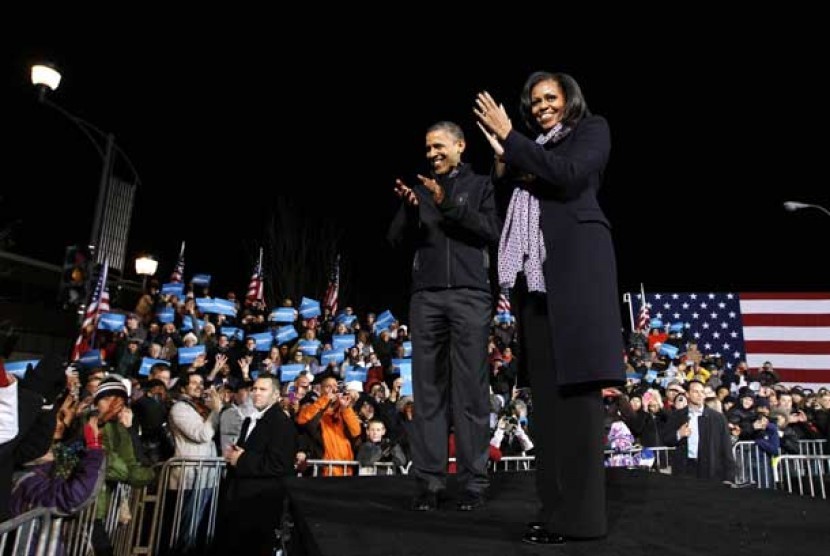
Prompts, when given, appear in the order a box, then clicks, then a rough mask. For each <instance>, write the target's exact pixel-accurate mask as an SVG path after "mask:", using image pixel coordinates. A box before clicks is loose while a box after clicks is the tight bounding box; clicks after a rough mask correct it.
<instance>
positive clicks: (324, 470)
mask: <svg viewBox="0 0 830 556" xmlns="http://www.w3.org/2000/svg"><path fill="white" fill-rule="evenodd" d="M306 463H307V464H308V468H309V469H311V476H312V477H322V476H324V475H326V476H329V477H332V476H347V475H349V474H350V473H349V471H350V470H351V474H353V475H357V474H358V468H359V467H360V464H359V463H358V462H356V461H354V460H346V459H338V460H334V459H309V460H306Z"/></svg>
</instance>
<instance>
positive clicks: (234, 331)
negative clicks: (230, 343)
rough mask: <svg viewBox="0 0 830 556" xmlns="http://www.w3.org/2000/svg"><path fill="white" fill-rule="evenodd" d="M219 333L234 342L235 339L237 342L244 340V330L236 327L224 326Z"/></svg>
mask: <svg viewBox="0 0 830 556" xmlns="http://www.w3.org/2000/svg"><path fill="white" fill-rule="evenodd" d="M219 332H220V333H222V334H224V335H225V336H227V337H228V340H232V339H234V338H236V339H237V340H241V339H242V329H241V328H236V327H235V326H222V327H221V328H219Z"/></svg>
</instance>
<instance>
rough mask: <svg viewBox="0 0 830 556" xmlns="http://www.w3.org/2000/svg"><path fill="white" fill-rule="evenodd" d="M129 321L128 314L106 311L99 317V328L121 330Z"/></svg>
mask: <svg viewBox="0 0 830 556" xmlns="http://www.w3.org/2000/svg"><path fill="white" fill-rule="evenodd" d="M126 323H127V315H122V314H120V313H104V314H102V315H101V317H100V318H99V319H98V330H113V331H116V330H121V329H122V328H124V326H125V324H126Z"/></svg>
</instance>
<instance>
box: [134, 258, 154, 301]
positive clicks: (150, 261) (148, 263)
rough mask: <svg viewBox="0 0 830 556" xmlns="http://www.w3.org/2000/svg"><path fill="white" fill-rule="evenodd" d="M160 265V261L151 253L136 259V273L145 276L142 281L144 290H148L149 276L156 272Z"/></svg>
mask: <svg viewBox="0 0 830 556" xmlns="http://www.w3.org/2000/svg"><path fill="white" fill-rule="evenodd" d="M158 266H159V262H158V261H157V260H155V259H154V258H153V257H151V256H149V255H144V256H142V257H138V258H137V259H136V260H135V273H136V274H138V275H139V276H143V277H144V278H143V280H142V282H141V290H142V292H146V291H147V277H148V276H152V275H153V274H155V273H156V270H157V269H158Z"/></svg>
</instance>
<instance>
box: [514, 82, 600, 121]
mask: <svg viewBox="0 0 830 556" xmlns="http://www.w3.org/2000/svg"><path fill="white" fill-rule="evenodd" d="M542 81H555V82H556V83H557V84H558V85H559V87H560V88H561V89H562V92H563V93H564V94H565V114H564V115H563V116H562V124H563V125H566V126H573V125H576V124H577V123H579V120H581V119H582V118H584V117H585V116H590V115H591V112H590V110H588V103H586V102H585V97H584V96H582V89H580V88H579V83H577V82H576V79H574V78H573V77H571V76H570V75H568V74H567V73H550V72H547V71H537V72H534V73H532V74H531V75H530V77H528V78H527V81H525V85H524V87H523V88H522V96H521V97H520V99H519V101H520V104H519V108H520V110H521V112H522V119H524V122H525V124H527V127H528V128H530V129H533V130H538V129H539V126H538V125H537V123H536V120H535V119H534V118H533V115H532V113H531V105H530V102H531V99H530V92H531V91H532V90H533V87H535V86H536V85H537V84H538V83H540V82H542Z"/></svg>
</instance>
